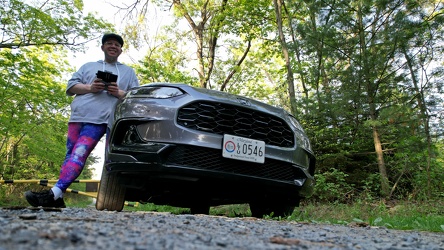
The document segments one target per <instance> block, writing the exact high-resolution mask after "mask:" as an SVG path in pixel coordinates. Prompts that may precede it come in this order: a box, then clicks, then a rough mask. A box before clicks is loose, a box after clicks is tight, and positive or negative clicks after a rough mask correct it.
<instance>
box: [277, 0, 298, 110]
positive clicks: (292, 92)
mask: <svg viewBox="0 0 444 250" xmlns="http://www.w3.org/2000/svg"><path fill="white" fill-rule="evenodd" d="M282 1H283V0H273V3H274V10H275V11H276V23H277V26H278V32H279V41H280V43H281V48H282V54H283V55H284V59H285V66H286V68H287V84H288V95H289V96H290V106H291V112H292V113H293V114H296V113H297V107H296V94H295V90H294V76H293V70H292V69H291V61H290V55H289V52H288V46H287V42H286V41H285V36H284V32H283V29H282Z"/></svg>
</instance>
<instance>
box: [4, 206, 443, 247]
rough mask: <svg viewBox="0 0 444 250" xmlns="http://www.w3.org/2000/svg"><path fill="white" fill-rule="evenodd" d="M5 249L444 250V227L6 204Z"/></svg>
mask: <svg viewBox="0 0 444 250" xmlns="http://www.w3.org/2000/svg"><path fill="white" fill-rule="evenodd" d="M6 249H8V250H9V249H14V250H16V249H17V250H21V249H76V250H77V249H107V250H111V249H124V250H126V249H128V250H144V249H180V250H182V249H267V250H268V249H393V250H394V249H424V250H426V249H427V250H434V249H444V233H429V232H414V231H397V230H389V229H386V228H380V227H378V228H376V227H368V226H360V225H354V226H340V225H327V224H308V223H296V222H283V221H274V220H264V219H256V218H250V217H249V218H228V217H222V216H208V215H173V214H170V213H157V212H107V211H97V210H95V209H94V208H64V209H59V210H58V211H57V210H56V211H44V210H43V209H30V208H27V209H12V208H8V209H6V208H3V209H1V210H0V250H6Z"/></svg>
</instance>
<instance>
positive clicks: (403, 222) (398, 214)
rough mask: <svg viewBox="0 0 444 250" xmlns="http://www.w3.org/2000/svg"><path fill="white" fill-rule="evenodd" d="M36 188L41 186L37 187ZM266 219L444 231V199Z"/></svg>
mask: <svg viewBox="0 0 444 250" xmlns="http://www.w3.org/2000/svg"><path fill="white" fill-rule="evenodd" d="M81 185H82V184H73V187H74V188H77V190H82V187H81ZM31 186H33V185H31ZM33 188H39V187H37V186H33ZM42 188H43V187H42ZM19 189H22V188H19ZM16 191H18V190H16ZM64 199H65V202H66V204H67V206H68V207H85V208H87V207H89V208H94V206H95V205H94V200H93V198H90V197H87V196H83V195H78V194H72V193H66V194H65V197H64ZM11 206H18V207H28V206H29V205H28V204H27V203H26V201H25V199H24V198H23V197H22V195H21V194H20V193H18V194H17V195H13V196H8V197H4V198H3V199H0V207H11ZM123 211H126V212H140V211H142V212H165V213H172V214H188V213H189V212H190V210H189V209H187V208H178V207H171V206H158V205H154V204H151V203H146V204H142V203H137V202H127V204H126V205H125V207H124V209H123ZM210 215H213V216H226V217H233V218H234V217H250V216H251V212H250V210H249V206H248V204H234V205H224V206H216V207H211V209H210ZM264 219H267V220H280V221H294V222H297V223H319V224H339V225H348V226H352V227H368V226H371V227H383V228H387V229H394V230H417V231H429V232H442V233H444V200H443V199H437V200H424V201H402V200H399V201H395V200H391V201H384V200H377V199H374V200H356V201H353V202H350V203H338V202H316V201H310V200H306V201H304V202H302V203H301V205H300V206H299V207H297V208H296V209H295V211H294V212H293V214H292V215H291V216H288V217H285V218H281V217H279V218H277V217H273V216H272V215H269V216H265V217H264Z"/></svg>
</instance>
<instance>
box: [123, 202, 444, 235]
mask: <svg viewBox="0 0 444 250" xmlns="http://www.w3.org/2000/svg"><path fill="white" fill-rule="evenodd" d="M124 211H157V212H170V213H173V214H183V213H189V210H188V209H186V208H176V207H169V206H156V205H153V204H139V205H138V206H137V207H128V206H126V207H125V208H124ZM210 214H211V215H217V216H227V217H249V216H251V212H250V210H249V206H248V205H247V204H236V205H226V206H217V207H211V209H210ZM265 219H272V220H282V221H295V222H309V223H321V224H340V225H358V226H374V227H385V228H389V229H397V230H415V231H429V232H444V201H428V202H421V203H419V202H407V201H399V202H396V203H394V204H391V205H386V204H385V203H384V202H371V203H369V202H355V203H354V204H323V203H310V202H307V203H304V204H301V206H300V207H298V208H296V209H295V211H294V212H293V214H292V215H291V216H288V217H286V218H274V217H272V216H266V217H265Z"/></svg>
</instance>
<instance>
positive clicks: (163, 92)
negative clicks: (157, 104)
mask: <svg viewBox="0 0 444 250" xmlns="http://www.w3.org/2000/svg"><path fill="white" fill-rule="evenodd" d="M183 94H185V93H184V92H183V91H182V90H181V89H179V88H174V87H159V86H157V87H149V86H147V87H141V88H137V89H132V90H130V91H129V93H128V95H127V97H130V98H131V97H133V98H134V97H136V98H155V99H166V98H171V97H175V96H180V95H183Z"/></svg>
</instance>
